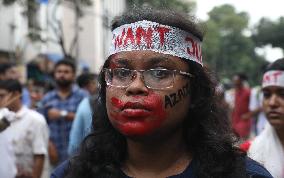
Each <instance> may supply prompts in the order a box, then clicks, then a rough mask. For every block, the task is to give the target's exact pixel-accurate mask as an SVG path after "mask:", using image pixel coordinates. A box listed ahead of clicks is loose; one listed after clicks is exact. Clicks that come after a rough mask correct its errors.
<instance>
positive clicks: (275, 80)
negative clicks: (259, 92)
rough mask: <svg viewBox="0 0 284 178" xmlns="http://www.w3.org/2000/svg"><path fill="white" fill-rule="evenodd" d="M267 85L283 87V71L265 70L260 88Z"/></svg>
mask: <svg viewBox="0 0 284 178" xmlns="http://www.w3.org/2000/svg"><path fill="white" fill-rule="evenodd" d="M267 86H279V87H284V71H281V70H271V71H268V72H265V74H264V75H263V79H262V88H264V87H267Z"/></svg>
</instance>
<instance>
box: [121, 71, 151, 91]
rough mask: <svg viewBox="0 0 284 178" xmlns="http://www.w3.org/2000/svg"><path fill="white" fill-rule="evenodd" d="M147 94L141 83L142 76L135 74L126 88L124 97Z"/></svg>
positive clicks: (142, 82)
mask: <svg viewBox="0 0 284 178" xmlns="http://www.w3.org/2000/svg"><path fill="white" fill-rule="evenodd" d="M148 93H149V91H148V88H147V86H146V85H145V83H144V81H143V77H142V74H141V73H140V72H137V73H136V75H135V77H134V78H133V80H132V82H131V83H130V85H129V86H128V87H127V88H126V95H128V96H129V95H142V96H145V95H147V94H148Z"/></svg>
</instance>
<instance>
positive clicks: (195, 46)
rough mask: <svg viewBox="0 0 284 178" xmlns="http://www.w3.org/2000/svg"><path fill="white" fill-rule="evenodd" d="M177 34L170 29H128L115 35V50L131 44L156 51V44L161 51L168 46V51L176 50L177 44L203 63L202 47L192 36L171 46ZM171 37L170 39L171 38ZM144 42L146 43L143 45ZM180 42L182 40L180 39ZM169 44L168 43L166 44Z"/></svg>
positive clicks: (185, 37)
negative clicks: (180, 44)
mask: <svg viewBox="0 0 284 178" xmlns="http://www.w3.org/2000/svg"><path fill="white" fill-rule="evenodd" d="M176 34H177V33H176V32H175V30H173V29H171V28H169V27H163V26H156V27H147V28H142V27H137V28H132V27H126V28H123V29H122V32H121V33H120V34H118V35H114V36H113V39H114V49H115V50H116V49H117V48H121V47H125V46H126V45H128V44H129V43H130V44H131V45H134V46H141V45H145V46H146V47H147V49H154V48H156V47H154V46H155V45H154V44H155V43H158V44H159V49H161V50H162V49H163V48H164V47H165V45H166V49H174V47H175V43H177V42H179V43H182V44H183V46H181V47H180V48H184V49H182V50H184V51H185V53H187V55H189V56H192V57H195V58H196V59H197V60H198V61H199V62H202V50H201V45H200V44H199V43H198V42H197V41H195V40H194V39H193V38H192V37H191V36H190V35H187V36H184V37H182V38H183V39H181V41H178V40H177V41H175V43H173V44H170V43H171V42H172V41H173V40H172V39H174V38H175V37H174V36H173V35H176ZM169 36H170V37H169ZM168 37H169V38H168ZM142 40H144V42H145V43H142ZM179 40H180V39H179ZM165 42H167V43H165Z"/></svg>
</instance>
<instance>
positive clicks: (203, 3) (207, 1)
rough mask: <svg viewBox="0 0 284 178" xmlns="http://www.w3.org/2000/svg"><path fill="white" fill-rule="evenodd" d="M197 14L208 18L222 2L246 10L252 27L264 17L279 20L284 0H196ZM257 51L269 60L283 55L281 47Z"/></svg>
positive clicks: (282, 11)
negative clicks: (210, 12)
mask: <svg viewBox="0 0 284 178" xmlns="http://www.w3.org/2000/svg"><path fill="white" fill-rule="evenodd" d="M196 2H197V12H196V16H197V17H198V18H200V19H202V20H206V19H207V18H208V15H207V13H208V12H209V11H211V10H212V9H213V7H215V6H219V5H222V4H231V5H233V6H234V7H235V8H236V10H237V12H242V11H245V12H247V13H248V14H249V16H250V27H251V28H252V27H253V26H254V25H255V24H256V23H257V22H258V21H259V19H261V18H262V17H267V18H269V19H271V20H277V19H278V18H279V17H280V16H284V10H283V7H284V0H268V1H267V0H196ZM257 53H259V54H262V55H264V56H265V58H266V59H267V60H268V61H271V62H272V61H274V60H276V59H278V58H281V57H283V51H282V50H281V49H279V48H271V46H266V47H264V48H263V49H257Z"/></svg>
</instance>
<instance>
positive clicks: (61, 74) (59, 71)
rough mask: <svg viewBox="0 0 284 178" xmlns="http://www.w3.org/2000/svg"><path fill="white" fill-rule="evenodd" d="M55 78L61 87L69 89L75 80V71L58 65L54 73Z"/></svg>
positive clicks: (67, 66)
mask: <svg viewBox="0 0 284 178" xmlns="http://www.w3.org/2000/svg"><path fill="white" fill-rule="evenodd" d="M54 78H55V81H56V84H57V85H58V86H59V87H63V88H64V87H69V86H71V85H72V83H73V81H74V80H75V71H73V69H72V67H71V66H69V65H64V64H61V65H58V66H57V67H56V68H55V71H54Z"/></svg>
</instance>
